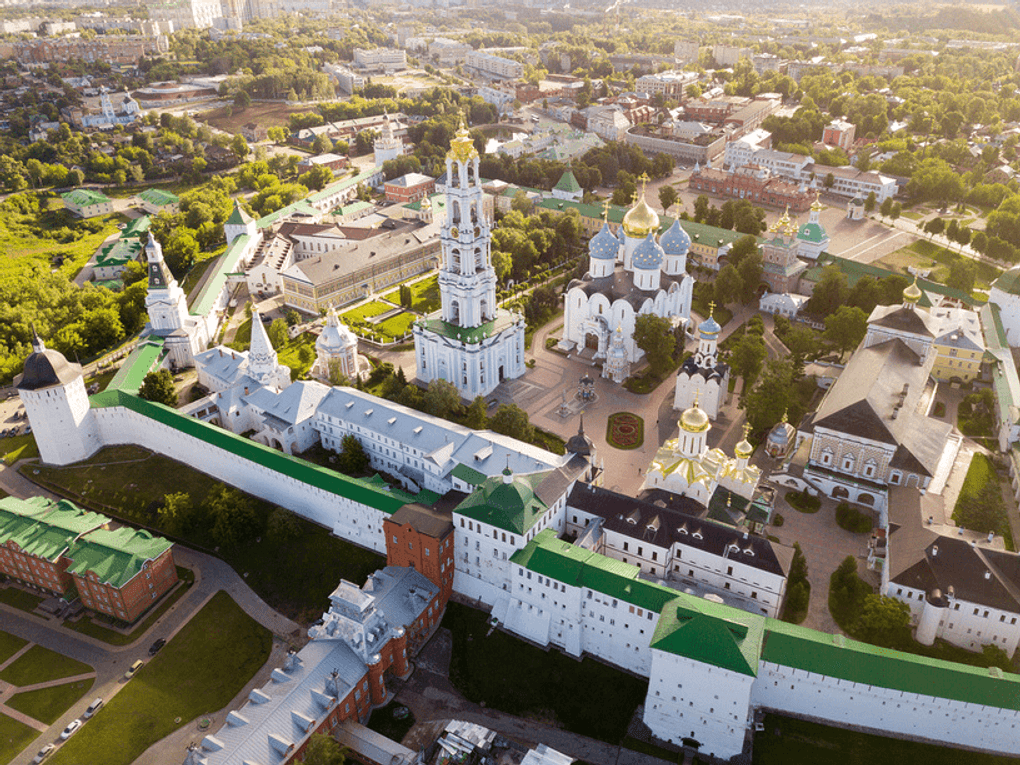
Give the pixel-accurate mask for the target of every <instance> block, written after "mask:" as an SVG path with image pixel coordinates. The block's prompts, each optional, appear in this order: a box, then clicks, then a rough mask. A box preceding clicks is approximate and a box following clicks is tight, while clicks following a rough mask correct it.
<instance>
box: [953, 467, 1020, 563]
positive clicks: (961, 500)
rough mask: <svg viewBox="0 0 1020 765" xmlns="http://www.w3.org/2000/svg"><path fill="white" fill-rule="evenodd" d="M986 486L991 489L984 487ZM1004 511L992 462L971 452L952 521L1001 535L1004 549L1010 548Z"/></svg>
mask: <svg viewBox="0 0 1020 765" xmlns="http://www.w3.org/2000/svg"><path fill="white" fill-rule="evenodd" d="M986 487H991V488H990V490H987V489H986ZM983 489H985V491H982V490H983ZM1007 512H1008V511H1007V509H1006V506H1005V504H1004V503H1003V501H1002V492H1001V491H1000V489H999V476H998V474H997V473H996V471H995V465H994V464H993V463H992V461H991V459H989V458H988V457H986V456H985V455H984V454H981V453H975V454H974V456H973V458H972V459H971V461H970V467H969V468H967V475H966V477H965V478H964V479H963V486H961V487H960V495H959V497H957V500H956V505H955V506H954V507H953V520H954V521H956V524H957V525H958V526H962V527H963V528H965V529H972V530H974V531H979V532H981V533H986V532H989V531H994V532H995V533H996V534H999V535H1001V536H1003V537H1004V538H1005V540H1006V547H1007V549H1013V535H1012V532H1011V529H1010V525H1009V519H1008V518H1007V516H1006V513H1007Z"/></svg>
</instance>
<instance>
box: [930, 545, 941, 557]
mask: <svg viewBox="0 0 1020 765" xmlns="http://www.w3.org/2000/svg"><path fill="white" fill-rule="evenodd" d="M938 554H939V546H938V545H932V547H931V557H933V558H934V557H935V556H936V555H938Z"/></svg>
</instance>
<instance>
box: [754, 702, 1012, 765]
mask: <svg viewBox="0 0 1020 765" xmlns="http://www.w3.org/2000/svg"><path fill="white" fill-rule="evenodd" d="M753 762H754V764H755V765H818V763H825V762H828V763H838V764H839V765H873V763H876V762H895V763H905V764H906V763H909V764H910V765H919V764H920V763H923V765H997V764H998V763H1003V764H1005V763H1015V762H1016V760H1013V759H1010V758H1008V757H995V756H993V755H989V754H979V753H977V752H967V751H964V750H962V749H951V748H949V747H943V746H935V745H933V744H921V743H918V742H915V741H903V740H901V739H896V738H885V737H884V736H872V735H869V734H867V733H859V732H857V731H852V730H845V729H843V728H834V727H831V726H828V725H820V724H819V723H812V722H807V721H805V720H796V719H794V718H792V717H781V716H779V715H773V714H767V715H765V730H764V731H762V732H760V733H757V734H755V737H754V760H753Z"/></svg>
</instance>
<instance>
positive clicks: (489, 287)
mask: <svg viewBox="0 0 1020 765" xmlns="http://www.w3.org/2000/svg"><path fill="white" fill-rule="evenodd" d="M478 165H479V157H478V150H477V149H475V146H474V143H473V142H472V140H471V137H470V136H469V135H468V132H467V129H465V128H464V127H463V126H461V129H460V130H459V131H458V132H457V136H456V137H455V138H454V139H453V141H452V142H451V144H450V151H449V153H448V154H447V155H446V175H447V178H449V182H448V183H447V186H446V210H447V215H446V220H445V222H444V223H443V225H442V229H441V234H440V240H441V243H442V249H443V258H442V265H441V267H440V269H439V292H440V295H441V298H442V308H441V309H440V311H439V312H437V313H435V314H433V315H431V316H429V317H428V318H425V319H422V320H420V321H418V322H417V323H415V325H414V351H415V358H416V361H417V366H418V380H419V381H420V382H422V383H426V384H427V383H429V382H431V381H432V380H447V381H449V382H451V383H453V385H455V386H456V387H457V390H458V391H460V395H461V396H462V397H463V398H466V399H472V398H474V397H475V396H485V395H488V394H489V393H491V392H492V391H493V390H494V389H495V388H496V386H497V385H499V384H500V383H501V382H503V381H504V380H512V379H514V378H516V377H520V376H521V375H523V374H524V372H525V365H524V330H525V324H524V317H523V316H521V315H519V314H515V313H510V312H509V311H505V310H503V309H501V308H499V307H498V306H497V304H496V271H495V269H494V268H493V267H492V254H491V239H492V237H491V233H490V224H489V221H488V219H487V217H486V215H485V207H484V204H485V203H484V198H485V195H484V193H483V191H482V186H481V183H480V182H479V177H478Z"/></svg>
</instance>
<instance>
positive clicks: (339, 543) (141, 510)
mask: <svg viewBox="0 0 1020 765" xmlns="http://www.w3.org/2000/svg"><path fill="white" fill-rule="evenodd" d="M35 471H39V472H38V475H36V474H35ZM28 475H29V476H30V477H31V478H37V479H42V480H43V481H44V482H45V483H47V484H48V485H50V486H53V487H56V488H59V489H61V490H62V491H65V492H67V493H69V494H73V495H75V496H76V497H81V496H84V497H85V498H86V499H87V500H90V501H92V502H97V503H101V504H102V508H99V507H97V508H96V509H102V511H103V512H106V513H108V514H110V515H113V516H114V517H117V518H120V519H122V520H127V521H134V522H137V523H142V524H145V525H147V526H151V527H153V528H157V529H158V528H159V525H158V518H157V516H156V513H155V508H156V506H157V503H158V502H160V501H161V500H162V498H163V496H164V495H166V494H171V493H174V492H186V493H187V494H189V495H190V496H191V499H192V501H193V503H194V505H195V506H196V507H200V506H201V505H202V503H203V502H204V501H205V499H206V497H207V496H208V495H209V492H211V491H212V490H213V489H215V488H216V487H218V486H220V483H219V482H218V481H216V480H215V479H213V478H210V477H209V476H207V475H205V474H204V473H200V472H198V471H197V470H195V469H194V468H191V467H188V466H187V465H182V464H180V463H178V462H174V461H173V460H170V459H167V458H166V457H163V456H161V455H154V454H152V453H150V452H147V451H146V450H144V449H140V448H138V447H134V446H113V447H106V448H105V449H102V450H100V451H99V452H98V453H97V454H96V455H94V456H93V457H91V458H90V459H88V460H85V461H83V462H79V463H76V464H75V465H69V466H67V467H62V468H54V467H50V466H44V465H39V466H35V465H33V466H31V468H30V470H29V471H28ZM139 475H144V476H145V480H144V481H140V480H139V478H138V476H139ZM97 477H98V478H101V479H102V480H97ZM253 503H254V505H253V506H254V508H255V513H256V517H257V519H258V522H259V523H260V524H263V527H264V524H265V522H266V518H267V517H268V515H269V513H270V512H271V511H272V509H273V506H272V505H270V504H268V503H266V502H261V501H259V500H254V499H253ZM294 521H295V526H294V531H293V536H290V537H288V538H275V537H273V536H272V535H269V534H262V536H261V541H257V542H252V543H250V544H246V545H239V546H238V547H235V548H230V549H224V550H221V551H220V555H221V557H222V558H223V559H224V560H225V561H226V562H227V563H229V564H230V565H231V566H232V567H233V568H234V570H235V571H237V572H238V573H239V574H242V575H247V582H248V586H250V587H251V588H252V589H254V590H255V592H257V593H258V594H259V597H261V598H262V599H263V600H265V601H266V602H267V603H269V605H271V606H272V607H273V608H274V609H276V610H277V611H280V612H281V613H283V614H285V615H286V616H288V617H290V618H292V619H296V620H298V621H303V622H310V621H314V620H315V619H316V618H318V616H319V615H320V614H321V613H322V611H323V610H324V609H325V607H326V605H327V599H328V597H329V594H330V592H332V591H333V588H334V587H336V583H337V582H339V581H340V579H347V580H349V581H352V582H362V581H364V579H365V577H367V576H368V574H370V573H371V572H373V571H375V570H376V569H377V568H379V567H380V566H384V565H385V559H384V558H383V557H382V556H380V555H377V554H376V553H373V552H370V551H368V550H365V549H363V548H360V547H357V546H356V545H353V544H351V543H349V542H345V541H343V540H341V539H339V538H337V537H335V536H333V535H332V534H331V533H330V532H329V530H328V529H325V528H322V527H321V526H317V525H315V524H314V523H311V522H310V521H306V520H304V519H303V518H299V517H297V516H294ZM188 539H189V541H193V542H194V543H195V544H198V545H201V546H205V547H209V548H211V547H212V542H211V540H210V539H209V538H208V537H205V536H202V535H200V534H196V535H192V536H190V537H188Z"/></svg>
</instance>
